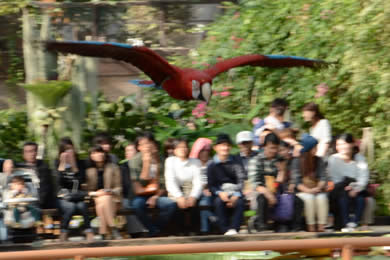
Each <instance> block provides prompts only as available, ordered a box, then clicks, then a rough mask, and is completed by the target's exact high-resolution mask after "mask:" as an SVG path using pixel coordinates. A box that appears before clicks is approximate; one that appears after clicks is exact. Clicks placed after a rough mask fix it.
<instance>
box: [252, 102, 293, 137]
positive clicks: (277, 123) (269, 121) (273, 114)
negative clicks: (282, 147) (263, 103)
mask: <svg viewBox="0 0 390 260" xmlns="http://www.w3.org/2000/svg"><path fill="white" fill-rule="evenodd" d="M287 108H288V102H287V101H286V100H285V99H283V98H275V99H274V100H273V101H272V103H271V107H270V109H269V114H268V116H267V117H265V118H264V119H262V120H260V122H259V123H257V124H256V125H255V126H254V127H253V133H254V135H255V139H254V143H255V145H261V143H260V140H259V136H260V135H261V132H262V131H263V130H264V129H266V128H267V129H268V130H271V131H274V130H283V129H284V128H290V127H291V125H292V123H291V122H288V121H285V120H284V113H285V112H286V110H287Z"/></svg>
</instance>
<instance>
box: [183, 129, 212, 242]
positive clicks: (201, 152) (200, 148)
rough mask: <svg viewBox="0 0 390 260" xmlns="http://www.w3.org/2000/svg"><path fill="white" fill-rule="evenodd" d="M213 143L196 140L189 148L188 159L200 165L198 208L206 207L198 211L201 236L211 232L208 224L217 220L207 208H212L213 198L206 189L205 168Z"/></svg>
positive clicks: (204, 139)
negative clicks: (200, 188) (196, 161)
mask: <svg viewBox="0 0 390 260" xmlns="http://www.w3.org/2000/svg"><path fill="white" fill-rule="evenodd" d="M212 143H213V141H212V140H211V139H208V138H203V137H201V138H198V139H196V141H195V142H194V144H193V145H192V148H191V153H190V156H189V158H193V159H199V161H200V163H201V167H200V174H201V176H202V187H203V191H202V195H201V197H200V200H199V206H200V207H202V206H204V207H206V208H201V209H200V232H201V234H208V233H210V231H211V228H210V222H211V223H215V222H216V221H217V218H216V216H215V214H214V212H213V211H212V210H211V209H208V208H207V207H212V206H213V196H212V194H211V192H210V190H209V189H208V187H207V183H208V181H207V167H208V166H209V165H210V164H211V163H212V160H211V159H210V157H211V145H212Z"/></svg>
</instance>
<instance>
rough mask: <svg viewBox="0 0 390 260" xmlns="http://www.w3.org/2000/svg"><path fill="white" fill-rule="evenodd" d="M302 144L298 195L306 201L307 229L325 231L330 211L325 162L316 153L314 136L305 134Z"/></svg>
mask: <svg viewBox="0 0 390 260" xmlns="http://www.w3.org/2000/svg"><path fill="white" fill-rule="evenodd" d="M300 145H301V146H302V148H301V150H300V153H301V156H300V161H299V162H300V167H299V170H298V171H297V172H296V174H295V176H294V179H295V185H296V187H297V190H298V191H299V193H298V194H297V196H298V197H299V198H300V199H302V200H303V202H304V212H305V219H306V225H307V231H309V232H315V231H318V232H324V231H325V226H326V223H327V217H328V211H329V206H328V195H327V193H326V180H327V177H326V168H325V163H324V161H323V159H322V158H321V157H318V156H316V155H315V154H316V145H317V140H316V139H315V138H314V137H312V136H310V135H303V136H302V139H301V141H300ZM316 224H317V227H316Z"/></svg>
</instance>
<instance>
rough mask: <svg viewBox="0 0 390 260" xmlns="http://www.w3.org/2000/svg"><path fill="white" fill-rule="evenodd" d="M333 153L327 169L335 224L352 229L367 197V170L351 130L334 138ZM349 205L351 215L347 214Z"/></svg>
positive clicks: (361, 213)
mask: <svg viewBox="0 0 390 260" xmlns="http://www.w3.org/2000/svg"><path fill="white" fill-rule="evenodd" d="M336 151H337V153H336V154H333V155H331V156H330V157H329V159H328V173H329V177H330V180H331V181H332V182H333V183H334V189H333V190H332V191H331V193H330V202H331V208H332V211H333V213H334V214H335V228H336V229H341V228H344V227H347V228H349V229H352V230H353V229H354V228H356V227H357V225H359V224H360V221H361V219H362V215H363V212H364V208H365V197H367V195H368V193H367V190H366V188H367V184H368V179H369V171H368V165H367V162H366V160H365V158H364V156H362V155H361V154H359V153H358V151H357V150H356V149H355V142H354V139H353V136H352V135H351V134H342V135H340V136H339V137H337V140H336ZM350 206H353V208H354V217H353V218H350V216H349V213H350V212H349V209H350Z"/></svg>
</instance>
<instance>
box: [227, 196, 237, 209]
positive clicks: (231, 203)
mask: <svg viewBox="0 0 390 260" xmlns="http://www.w3.org/2000/svg"><path fill="white" fill-rule="evenodd" d="M239 198H240V197H238V196H231V197H230V200H229V202H228V203H227V204H226V205H227V206H228V207H229V208H234V207H235V206H236V204H237V201H238V199H239Z"/></svg>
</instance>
